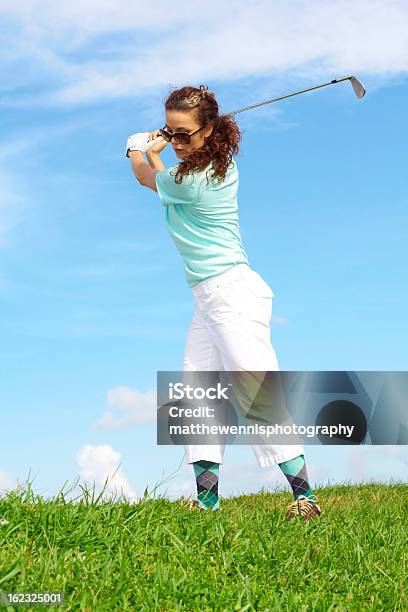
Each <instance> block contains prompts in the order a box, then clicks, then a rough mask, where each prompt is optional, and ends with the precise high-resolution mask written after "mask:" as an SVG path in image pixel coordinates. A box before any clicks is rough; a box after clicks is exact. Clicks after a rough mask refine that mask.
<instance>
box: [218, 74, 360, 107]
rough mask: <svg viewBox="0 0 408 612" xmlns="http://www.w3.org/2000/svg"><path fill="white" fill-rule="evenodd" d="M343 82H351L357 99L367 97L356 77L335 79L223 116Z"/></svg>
mask: <svg viewBox="0 0 408 612" xmlns="http://www.w3.org/2000/svg"><path fill="white" fill-rule="evenodd" d="M342 81H350V82H351V85H352V87H353V90H354V93H355V94H356V96H357V98H359V99H361V98H362V97H363V96H364V95H365V92H366V90H365V89H364V87H363V85H362V84H361V82H360V81H359V80H358V79H357V78H356V77H355V76H347V77H343V78H342V79H333V81H329V82H328V83H323V84H322V85H315V86H314V87H309V88H308V89H301V90H300V91H295V93H291V94H288V95H286V96H281V97H280V98H272V100H266V101H265V102H260V103H259V104H251V105H250V106H245V107H244V108H240V109H238V110H236V111H232V112H231V113H224V115H222V116H228V115H237V114H238V113H242V112H243V111H245V110H248V109H250V108H256V107H257V106H263V105H264V104H270V103H271V102H277V101H278V100H284V99H285V98H291V97H292V96H297V95H298V94H301V93H305V92H306V91H312V90H313V89H319V88H320V87H326V86H327V85H333V84H334V83H341V82H342Z"/></svg>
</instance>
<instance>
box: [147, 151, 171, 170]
mask: <svg viewBox="0 0 408 612" xmlns="http://www.w3.org/2000/svg"><path fill="white" fill-rule="evenodd" d="M146 157H147V161H148V162H149V165H150V167H151V168H153V170H165V169H166V167H165V165H164V164H163V162H162V160H161V159H160V154H159V153H151V152H150V151H148V152H147V153H146Z"/></svg>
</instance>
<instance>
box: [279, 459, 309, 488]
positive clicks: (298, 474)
mask: <svg viewBox="0 0 408 612" xmlns="http://www.w3.org/2000/svg"><path fill="white" fill-rule="evenodd" d="M278 465H279V467H280V469H281V470H282V472H283V473H284V474H285V476H286V478H287V479H288V481H289V484H290V486H291V487H292V490H293V495H294V497H295V499H298V497H300V496H301V495H303V496H306V497H310V495H313V491H312V489H311V487H310V485H309V483H308V477H307V470H306V463H305V456H304V455H299V456H298V457H295V458H294V459H289V461H284V462H283V463H279V464H278Z"/></svg>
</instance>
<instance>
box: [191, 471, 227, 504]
mask: <svg viewBox="0 0 408 612" xmlns="http://www.w3.org/2000/svg"><path fill="white" fill-rule="evenodd" d="M219 467H220V464H219V463H213V462H212V461H195V462H194V463H193V468H194V474H195V477H196V481H197V501H198V505H199V507H200V508H203V509H205V510H207V509H208V508H212V510H218V508H219V506H220V500H219V497H218V473H219Z"/></svg>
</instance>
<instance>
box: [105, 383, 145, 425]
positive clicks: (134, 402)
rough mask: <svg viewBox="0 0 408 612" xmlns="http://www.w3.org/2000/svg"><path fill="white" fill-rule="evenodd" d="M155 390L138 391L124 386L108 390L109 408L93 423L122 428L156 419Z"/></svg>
mask: <svg viewBox="0 0 408 612" xmlns="http://www.w3.org/2000/svg"><path fill="white" fill-rule="evenodd" d="M156 401H157V400H156V392H155V391H153V390H150V391H145V392H140V391H136V390H133V389H130V388H129V387H126V386H121V387H114V388H113V389H110V390H109V391H108V404H109V405H110V409H109V410H105V411H104V412H103V413H102V416H101V418H100V419H99V420H98V421H96V422H95V423H94V427H97V428H100V429H111V430H112V429H124V428H125V427H129V426H131V425H135V424H137V425H143V424H146V423H154V422H155V421H156V415H157V407H156Z"/></svg>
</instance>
